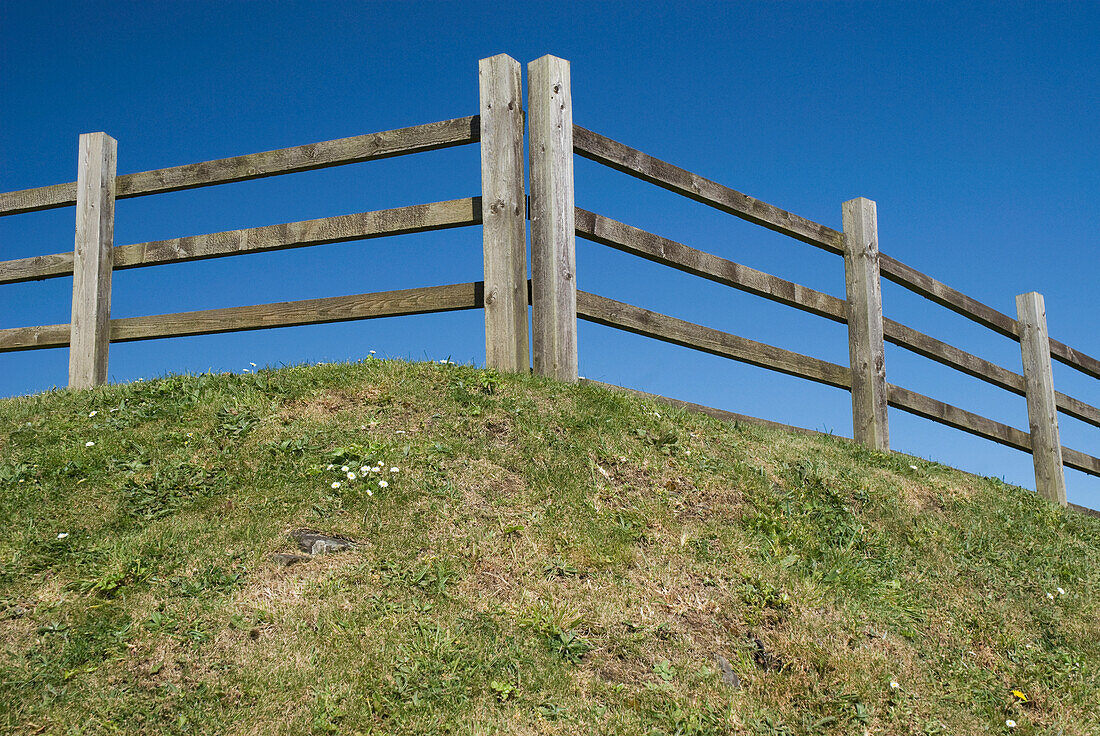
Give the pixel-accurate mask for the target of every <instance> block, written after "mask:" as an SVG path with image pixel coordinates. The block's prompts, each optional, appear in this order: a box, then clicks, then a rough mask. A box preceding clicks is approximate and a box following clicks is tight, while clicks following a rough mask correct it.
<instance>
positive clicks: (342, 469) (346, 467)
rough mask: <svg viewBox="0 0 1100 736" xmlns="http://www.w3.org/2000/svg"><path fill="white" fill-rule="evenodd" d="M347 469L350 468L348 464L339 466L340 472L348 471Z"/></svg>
mask: <svg viewBox="0 0 1100 736" xmlns="http://www.w3.org/2000/svg"><path fill="white" fill-rule="evenodd" d="M348 470H350V468H348V466H347V465H345V466H344V467H342V468H340V472H341V473H346V472H348Z"/></svg>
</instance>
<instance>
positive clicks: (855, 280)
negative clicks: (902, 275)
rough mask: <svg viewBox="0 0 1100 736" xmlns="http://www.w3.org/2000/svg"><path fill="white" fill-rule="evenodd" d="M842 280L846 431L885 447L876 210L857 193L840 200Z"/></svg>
mask: <svg viewBox="0 0 1100 736" xmlns="http://www.w3.org/2000/svg"><path fill="white" fill-rule="evenodd" d="M844 285H845V288H846V291H847V295H848V355H849V359H850V365H851V367H852V427H853V428H852V431H853V435H852V436H853V438H854V439H855V441H856V442H859V443H861V444H863V445H866V446H868V447H871V448H873V449H875V450H883V451H886V450H889V449H890V429H889V417H888V414H887V404H886V398H887V397H886V351H885V348H884V347H883V344H882V286H881V284H880V281H879V271H878V215H877V211H876V207H875V203H874V202H873V201H871V200H869V199H864V198H863V197H857V198H856V199H852V200H849V201H847V202H845V203H844Z"/></svg>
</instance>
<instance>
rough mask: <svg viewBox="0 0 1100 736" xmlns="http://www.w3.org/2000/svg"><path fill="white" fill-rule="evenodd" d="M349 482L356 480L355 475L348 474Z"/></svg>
mask: <svg viewBox="0 0 1100 736" xmlns="http://www.w3.org/2000/svg"><path fill="white" fill-rule="evenodd" d="M348 480H355V473H352V472H350V471H349V472H348Z"/></svg>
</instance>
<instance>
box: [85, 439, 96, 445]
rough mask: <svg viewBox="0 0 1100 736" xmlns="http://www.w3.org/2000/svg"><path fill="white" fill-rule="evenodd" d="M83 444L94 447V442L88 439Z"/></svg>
mask: <svg viewBox="0 0 1100 736" xmlns="http://www.w3.org/2000/svg"><path fill="white" fill-rule="evenodd" d="M84 446H85V447H95V443H94V442H92V441H91V440H88V441H87V442H85V443H84Z"/></svg>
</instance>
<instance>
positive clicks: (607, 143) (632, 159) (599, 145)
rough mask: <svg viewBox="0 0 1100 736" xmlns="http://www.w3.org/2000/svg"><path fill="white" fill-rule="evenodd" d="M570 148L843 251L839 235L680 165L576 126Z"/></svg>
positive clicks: (806, 240) (770, 226)
mask: <svg viewBox="0 0 1100 736" xmlns="http://www.w3.org/2000/svg"><path fill="white" fill-rule="evenodd" d="M573 150H574V151H575V152H576V153H578V154H580V155H581V156H583V157H584V158H587V159H590V160H592V161H595V162H597V163H601V164H603V165H605V166H610V167H611V168H613V169H616V170H618V171H622V172H623V173H626V174H629V175H631V176H633V177H636V178H638V179H641V180H642V181H647V182H649V183H651V184H656V185H657V186H659V187H662V188H664V189H668V190H669V191H672V192H676V193H677V194H681V195H683V196H685V197H688V198H689V199H694V200H695V201H696V202H702V203H703V204H707V205H710V206H711V207H714V208H716V209H719V210H721V211H722V212H727V213H729V214H731V215H734V216H736V217H740V218H741V219H743V220H748V221H749V222H752V223H755V224H757V225H762V226H763V227H766V228H768V229H769V230H775V231H776V232H780V233H783V234H784V235H789V236H790V237H792V238H795V239H796V240H801V241H802V242H804V243H809V244H810V245H814V246H817V247H818V248H822V249H824V250H827V251H829V252H830V253H836V254H838V255H841V254H843V253H844V240H843V236H842V235H841V233H839V232H837V231H836V230H833V229H832V228H829V227H825V226H824V225H821V224H819V223H816V222H813V221H812V220H807V219H806V218H804V217H799V216H798V215H796V214H794V213H792V212H787V211H786V210H781V209H779V208H778V207H775V206H774V205H770V204H768V203H767V202H762V201H760V200H759V199H754V198H753V197H750V196H748V195H747V194H742V193H741V192H738V191H736V190H734V189H730V188H729V187H726V186H723V185H721V184H719V183H717V182H714V181H711V180H710V179H704V178H703V177H701V176H699V175H698V174H693V173H691V172H690V171H688V170H686V169H681V168H680V167H679V166H674V165H672V164H670V163H668V162H667V161H662V160H661V159H659V158H655V157H653V156H650V155H649V154H647V153H642V152H641V151H639V150H637V149H634V148H631V147H629V146H626V145H623V144H622V143H619V142H618V141H613V140H611V139H610V138H608V137H606V136H602V135H600V134H599V133H595V132H593V131H591V130H588V129H586V128H582V127H580V126H579V125H574V126H573Z"/></svg>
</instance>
